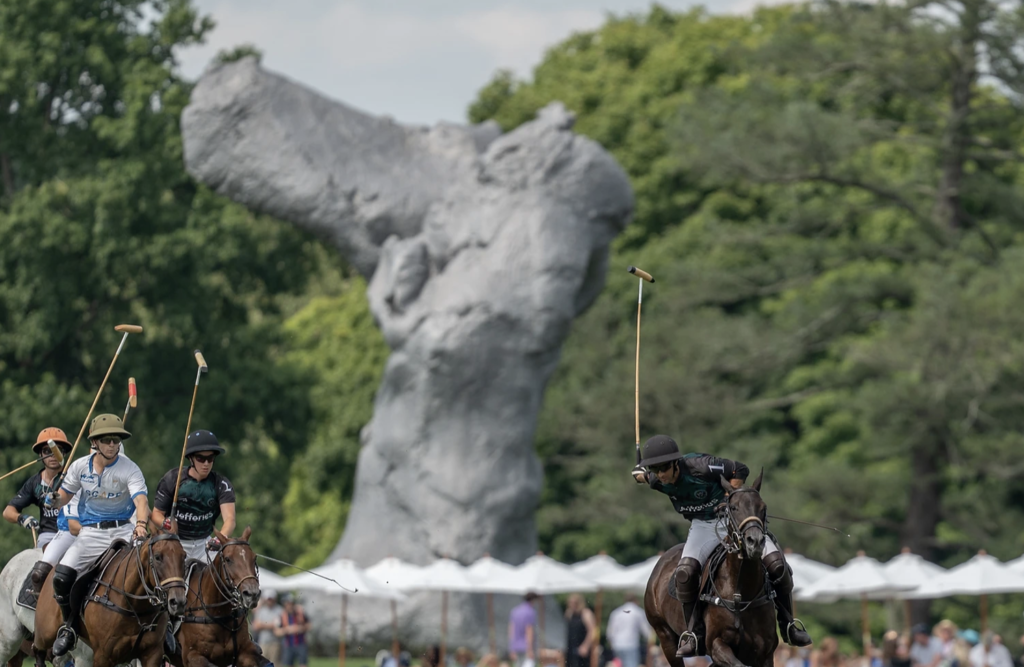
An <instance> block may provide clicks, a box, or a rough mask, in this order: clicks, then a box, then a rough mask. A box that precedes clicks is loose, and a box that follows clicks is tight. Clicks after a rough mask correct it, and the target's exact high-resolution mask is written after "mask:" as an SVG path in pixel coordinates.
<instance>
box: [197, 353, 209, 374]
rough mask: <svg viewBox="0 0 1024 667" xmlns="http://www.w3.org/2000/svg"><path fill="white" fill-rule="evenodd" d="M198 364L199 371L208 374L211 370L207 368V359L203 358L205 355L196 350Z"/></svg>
mask: <svg viewBox="0 0 1024 667" xmlns="http://www.w3.org/2000/svg"><path fill="white" fill-rule="evenodd" d="M196 363H197V364H199V370H200V371H202V372H203V373H206V372H207V371H208V370H209V368H208V367H207V366H206V359H205V358H204V357H203V353H202V352H200V351H199V350H196Z"/></svg>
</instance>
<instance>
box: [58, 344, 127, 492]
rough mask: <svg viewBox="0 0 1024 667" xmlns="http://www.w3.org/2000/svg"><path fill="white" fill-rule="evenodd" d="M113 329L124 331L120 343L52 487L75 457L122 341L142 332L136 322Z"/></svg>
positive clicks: (60, 478)
mask: <svg viewBox="0 0 1024 667" xmlns="http://www.w3.org/2000/svg"><path fill="white" fill-rule="evenodd" d="M114 331H120V332H122V333H124V335H123V336H121V343H120V344H119V345H118V346H117V352H115V353H114V358H113V359H111V360H110V367H109V368H107V374H106V375H104V376H103V382H101V383H100V388H99V390H98V391H97V392H96V398H94V399H92V405H91V406H89V414H87V415H86V416H85V421H84V422H82V428H81V430H79V431H78V437H77V438H75V444H74V445H72V446H71V452H70V453H68V455H67V458H65V459H64V468H63V469H61V471H60V474H59V475H57V480H56V483H55V484H54V488H57V487H59V486H60V484H59V482H60V481H61V480H63V479H64V474H65V473H67V471H68V466H70V465H71V461H72V460H74V458H75V450H76V449H78V442H79V441H80V440H81V439H82V435H83V434H84V433H85V429H86V428H88V427H89V420H90V419H92V411H93V410H95V409H96V404H97V403H99V401H100V395H102V394H103V388H104V387H106V386H107V379H108V378H109V377H110V371H112V370H114V364H116V363H117V357H118V355H120V354H121V349H122V348H123V347H124V342H125V341H126V340H128V334H140V333H142V327H140V326H139V325H138V324H118V325H117V326H116V327H114Z"/></svg>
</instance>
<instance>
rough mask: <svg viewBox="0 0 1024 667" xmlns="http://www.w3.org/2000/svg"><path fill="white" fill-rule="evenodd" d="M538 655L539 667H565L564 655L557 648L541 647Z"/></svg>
mask: <svg viewBox="0 0 1024 667" xmlns="http://www.w3.org/2000/svg"><path fill="white" fill-rule="evenodd" d="M538 657H539V658H540V667H565V656H564V655H562V652H561V651H560V650H558V649H557V648H542V649H541V650H540V653H538Z"/></svg>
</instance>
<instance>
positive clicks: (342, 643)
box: [338, 593, 348, 667]
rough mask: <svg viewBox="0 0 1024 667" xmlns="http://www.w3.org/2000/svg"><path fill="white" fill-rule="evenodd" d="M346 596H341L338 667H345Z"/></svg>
mask: <svg viewBox="0 0 1024 667" xmlns="http://www.w3.org/2000/svg"><path fill="white" fill-rule="evenodd" d="M347 617H348V596H347V595H345V594H344V593H342V594H341V641H340V642H339V643H338V667H345V635H346V634H347V630H348V628H347V627H346V625H347V621H348V618H347Z"/></svg>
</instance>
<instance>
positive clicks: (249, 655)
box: [235, 646, 274, 667]
mask: <svg viewBox="0 0 1024 667" xmlns="http://www.w3.org/2000/svg"><path fill="white" fill-rule="evenodd" d="M273 664H274V663H272V662H270V660H268V659H267V658H266V656H264V655H263V653H262V652H261V651H260V650H259V649H257V648H256V647H255V646H252V647H249V648H247V649H243V650H242V651H240V652H239V654H238V664H237V665H235V667H267V665H273Z"/></svg>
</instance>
